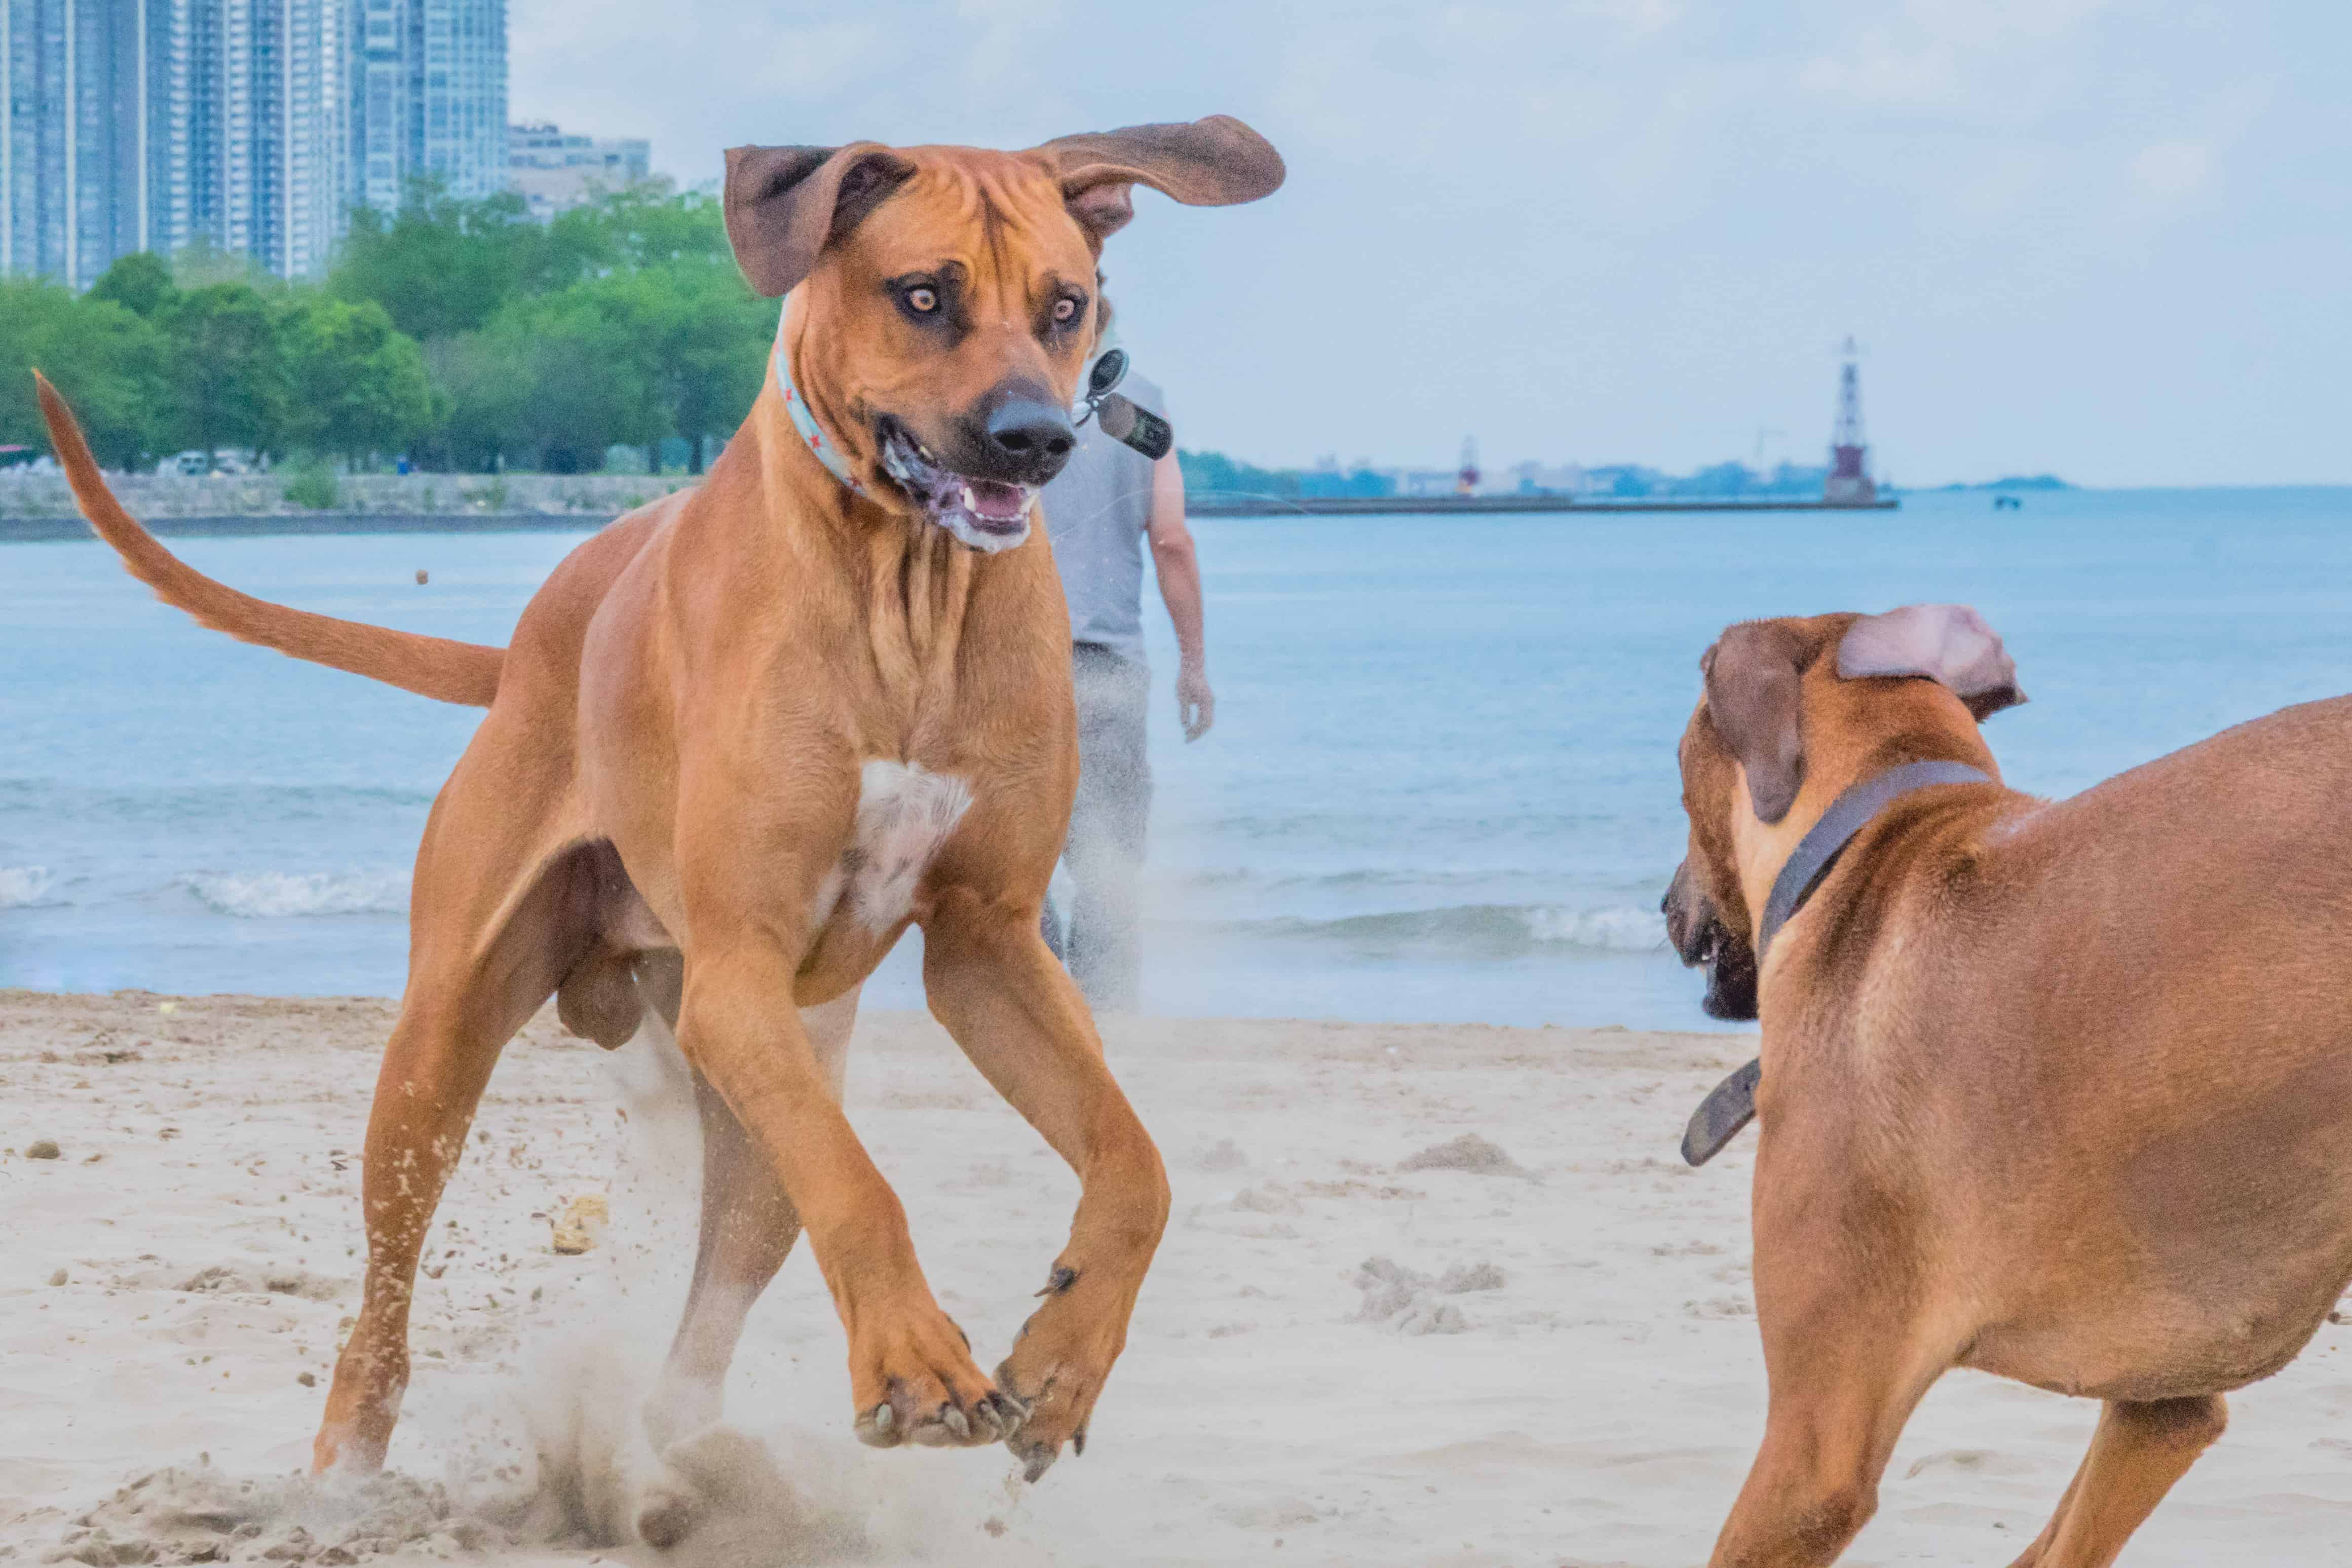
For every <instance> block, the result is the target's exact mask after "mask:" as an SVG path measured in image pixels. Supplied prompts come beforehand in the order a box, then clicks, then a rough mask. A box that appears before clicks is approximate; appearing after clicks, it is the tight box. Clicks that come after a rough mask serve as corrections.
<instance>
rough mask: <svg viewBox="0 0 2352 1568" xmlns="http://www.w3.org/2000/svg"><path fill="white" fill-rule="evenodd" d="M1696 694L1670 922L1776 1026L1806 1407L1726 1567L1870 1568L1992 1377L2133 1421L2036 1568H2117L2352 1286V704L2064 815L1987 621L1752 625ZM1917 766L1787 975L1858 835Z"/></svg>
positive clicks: (1772, 1451)
mask: <svg viewBox="0 0 2352 1568" xmlns="http://www.w3.org/2000/svg"><path fill="white" fill-rule="evenodd" d="M1701 667H1702V669H1704V671H1705V672H1706V691H1705V695H1704V696H1703V697H1702V699H1701V700H1700V702H1699V705H1698V709H1697V711H1696V714H1694V715H1693V716H1692V718H1691V721H1690V725H1689V727H1688V729H1687V730H1686V731H1685V734H1684V737H1683V740H1682V749H1681V763H1682V776H1683V803H1684V807H1685V810H1687V811H1688V813H1689V816H1690V849H1689V857H1688V859H1687V860H1686V861H1685V862H1684V864H1683V867H1682V868H1681V870H1680V871H1679V872H1678V873H1676V875H1675V885H1674V890H1673V891H1672V892H1671V893H1670V894H1669V895H1668V900H1667V904H1668V908H1667V914H1668V925H1669V929H1670V932H1671V934H1672V936H1673V938H1674V941H1675V946H1676V947H1677V948H1678V949H1679V950H1680V952H1681V953H1682V955H1683V956H1684V957H1685V960H1686V961H1688V962H1691V963H1694V964H1696V963H1706V964H1707V965H1708V966H1709V967H1710V969H1711V971H1712V972H1713V977H1714V980H1715V982H1716V983H1715V984H1713V985H1711V988H1710V997H1711V1001H1712V1002H1713V1004H1714V1009H1715V1010H1717V1011H1719V1012H1721V1013H1724V1014H1728V1015H1732V1016H1746V1017H1749V1018H1754V1017H1758V1016H1759V1012H1760V1016H1761V1019H1762V1024H1763V1077H1762V1082H1761V1085H1760V1089H1759V1098H1758V1104H1757V1111H1758V1121H1759V1127H1760V1131H1761V1137H1760V1141H1759V1145H1758V1148H1757V1159H1756V1176H1755V1197H1754V1227H1755V1244H1756V1254H1755V1277H1756V1310H1757V1318H1758V1322H1759V1328H1760V1329H1761V1331H1762V1334H1763V1341H1764V1360H1765V1366H1766V1370H1767V1372H1768V1374H1769V1379H1770V1385H1771V1396H1770V1404H1769V1415H1768V1417H1767V1419H1766V1423H1765V1431H1764V1439H1763V1445H1762V1448H1761V1449H1760V1451H1759V1453H1758V1455H1757V1458H1756V1462H1755V1466H1754V1468H1753V1469H1751V1470H1750V1471H1749V1473H1748V1480H1747V1484H1746V1486H1745V1487H1744V1488H1743V1489H1742V1490H1741V1491H1740V1494H1739V1498H1738V1502H1737V1503H1736V1504H1735V1506H1734V1507H1733V1510H1732V1512H1731V1515H1730V1518H1729V1521H1727V1523H1726V1524H1725V1526H1724V1529H1723V1533H1722V1536H1721V1538H1720V1540H1719V1541H1718V1542H1717V1546H1716V1549H1715V1557H1714V1562H1715V1563H1717V1564H1718V1565H1720V1568H1731V1565H1734V1564H1737V1565H1740V1568H1755V1565H1762V1564H1775V1565H1790V1568H1794V1565H1798V1564H1815V1563H1828V1562H1830V1561H1832V1559H1834V1558H1835V1557H1836V1556H1837V1555H1838V1554H1839V1552H1842V1551H1843V1549H1844V1547H1845V1546H1846V1544H1847V1542H1849V1541H1851V1540H1852V1539H1853V1535H1854V1533H1855V1531H1858V1530H1860V1529H1861V1528H1862V1526H1863V1524H1864V1521H1867V1520H1868V1519H1869V1517H1870V1516H1871V1513H1872V1511H1873V1510H1874V1506H1875V1501H1876V1496H1877V1490H1878V1479H1879V1474H1880V1471H1881V1470H1882V1469H1884V1467H1885V1464H1886V1460H1887V1456H1888V1454H1889V1452H1890V1451H1891V1450H1892V1449H1893V1448H1894V1446H1895V1438H1896V1437H1897V1435H1898V1434H1900V1432H1901V1431H1902V1429H1903V1426H1904V1423H1905V1422H1906V1420H1907V1419H1908V1418H1909V1416H1910V1414H1911V1411H1912V1409H1913V1407H1914V1406H1916V1404H1917V1403H1918V1401H1919V1399H1920V1398H1921V1396H1924V1395H1925V1394H1926V1393H1927V1388H1928V1386H1929V1385H1931V1384H1933V1383H1934V1382H1935V1381H1936V1379H1937V1377H1939V1376H1941V1375H1943V1373H1944V1372H1945V1370H1946V1369H1947V1368H1948V1367H1953V1366H1968V1367H1974V1368H1978V1369H1979V1370H1981V1371H1985V1372H1990V1373H1996V1374H1999V1375H2002V1376H2005V1377H2011V1378H2015V1379H2018V1380H2019V1381H2021V1382H2024V1383H2030V1384H2032V1385H2035V1386H2037V1387H2042V1388H2048V1389H2053V1390H2055V1391H2057V1392H2060V1393H2064V1394H2072V1395H2080V1396H2086V1397H2090V1398H2095V1399H2100V1400H2104V1401H2105V1411H2104V1412H2103V1413H2102V1415H2101V1416H2100V1420H2099V1424H2098V1429H2097V1433H2096V1435H2095V1437H2094V1438H2093V1439H2092V1442H2091V1448H2090V1451H2089V1453H2088V1455H2087V1456H2086V1457H2085V1458H2084V1460H2083V1464H2082V1468H2081V1469H2080V1470H2079V1471H2078V1472H2077V1473H2076V1475H2075V1477H2074V1484H2073V1485H2072V1486H2071V1487H2069V1488H2068V1490H2067V1491H2066V1493H2065V1495H2064V1497H2063V1500H2061V1501H2060V1503H2059V1505H2058V1510H2057V1513H2056V1516H2055V1517H2054V1518H2053V1519H2052V1521H2050V1525H2049V1528H2048V1529H2046V1530H2044V1531H2042V1535H2041V1538H2040V1539H2039V1540H2037V1541H2036V1542H2034V1543H2033V1544H2032V1546H2030V1547H2028V1548H2027V1549H2026V1552H2025V1553H2024V1555H2023V1556H2021V1557H2020V1558H2019V1559H2018V1560H2017V1562H2018V1563H2019V1564H2020V1565H2021V1568H2024V1565H2032V1568H2094V1565H2104V1564H2105V1563H2111V1562H2113V1561H2114V1560H2115V1557H2116V1553H2117V1552H2120V1551H2121V1550H2122V1549H2123V1545H2124V1542H2125V1541H2126V1539H2127V1538H2128V1537H2129V1536H2130V1535H2131V1533H2132V1531H2134V1530H2135V1529H2136V1528H2137V1526H2138V1525H2139V1523H2140V1522H2141V1521H2143V1520H2144V1519H2146V1518H2147V1515H2148V1513H2149V1512H2150V1511H2152V1510H2153V1509H2154V1508H2155V1507H2156V1505H2157V1503H2158V1501H2159V1500H2161V1499H2162V1498H2163V1496H2164V1494H2165V1492H2166V1491H2167V1490H2169V1489H2170V1487H2171V1486H2172V1484H2173V1482H2174V1481H2176V1480H2177V1479H2179V1477H2180V1476H2181V1475H2182V1474H2183V1473H2184V1472H2186V1471H2187V1469H2189V1465H2190V1464H2191V1463H2192V1462H2193V1461H2194V1460H2195V1459H2196V1458H2197V1456H2198V1455H2199V1454H2200V1452H2202V1451H2203V1449H2204V1448H2206V1446H2207V1445H2209V1444H2210V1443H2211V1442H2212V1441H2213V1440H2214V1439H2215V1438H2216V1437H2219V1436H2220V1435H2221V1429H2222V1426H2223V1421H2224V1406H2223V1403H2222V1395H2223V1394H2224V1393H2225V1392H2226V1391H2228V1390H2230V1389H2232V1388H2236V1387H2239V1386H2241V1385H2244V1384H2247V1383H2250V1382H2252V1381H2254V1380H2255V1379H2258V1378H2262V1377H2266V1376H2268V1375H2270V1374H2272V1373H2274V1372H2276V1371H2278V1370H2279V1369H2280V1368H2281V1367H2283V1366H2284V1365H2285V1364H2287V1363H2288V1362H2289V1361H2291V1360H2293V1359H2294V1356H2295V1354H2297V1353H2298V1352H2299V1351H2300V1350H2301V1349H2302V1348H2303V1345H2304V1343H2305V1342H2306V1341H2307V1340H2308V1339H2309V1338H2310V1337H2311V1335H2312V1333H2313V1332H2314V1330H2315V1329H2316V1328H2317V1327H2318V1325H2319V1323H2320V1322H2321V1321H2322V1320H2323V1319H2324V1318H2325V1317H2326V1315H2327V1312H2328V1310H2329V1308H2330V1307H2332V1306H2333V1305H2334V1304H2335V1302H2336V1298H2337V1296H2338V1295H2339V1294H2340V1293H2341V1291H2343V1289H2344V1287H2345V1285H2346V1282H2347V1279H2352V1158H2347V1157H2346V1154H2345V1150H2346V1148H2347V1143H2352V992H2347V988H2346V987H2345V985H2344V982H2343V966H2344V954H2345V952H2346V951H2347V947H2352V834H2347V829H2346V827H2345V821H2344V810H2345V801H2346V800H2347V799H2352V698H2337V699H2336V700H2333V701H2328V702H2319V703H2312V704H2309V705H2306V706H2300V707H2293V708H2288V709H2285V710H2284V711H2282V712H2280V713H2276V714H2273V715H2271V716H2269V717H2267V718H2263V719H2258V720H2256V721H2255V722H2253V723H2252V724H2248V725H2243V726H2241V727H2238V728H2236V729H2232V730H2229V731H2227V732H2225V733H2224V734H2221V735H2219V736H2216V737H2213V738H2211V739H2210V740H2206V741H2203V742H2201V743H2200V744H2198V745H2196V746H2192V747H2189V748H2188V749H2186V750H2183V751H2179V752H2177V753H2175V754H2173V755H2172V756H2169V757H2167V758H2162V759H2160V760H2158V761H2156V762H2152V763H2149V764H2148V765H2147V766H2146V767H2143V768H2135V769H2133V770H2132V771H2130V772H2128V773H2125V774H2122V775H2120V776H2118V777H2117V778H2115V779H2109V780H2108V781H2106V782H2105V783H2103V784H2101V785H2098V786H2097V787H2096V788H2095V789H2088V790H2085V791H2084V793H2082V794H2080V795H2078V796H2075V797H2074V798H2073V799H2071V800H2062V801H2057V802H2054V803H2052V802H2045V801H2042V800H2035V799H2033V798H2032V797H2029V796H2025V795H2021V794H2019V793H2016V792H2014V791H2012V790H2010V789H2006V788H2005V787H2003V786H2002V785H2001V784H2000V781H1999V771H1998V769H1997V768H1996V767H1995V765H1994V762H1993V759H1992V757H1991V755H1990V752H1988V750H1987V749H1986V747H1985V745H1984V742H1983V740H1982V739H1981V738H1980V737H1979V734H1978V730H1977V725H1978V722H1979V720H1980V719H1982V718H1983V717H1985V716H1988V715H1990V714H1991V713H1993V712H1996V711H1998V710H1999V709H2000V708H2001V707H2004V706H2009V705H2010V704H2011V703H2013V702H2016V701H2020V700H2022V699H2021V697H2020V695H2019V694H2018V691H2017V686H2016V680H2015V676H2014V673H2013V669H2012V666H2011V662H2010V659H2009V656H2008V655H2007V653H2004V652H2003V651H2002V648H2001V644H2000V639H1999V638H1998V637H1996V636H1994V635H1993V634H1992V632H1990V629H1989V628H1987V627H1986V626H1985V625H1984V623H1983V622H1982V621H1980V620H1979V619H1978V617H1977V616H1976V615H1975V613H1974V612H1971V611H1968V610H1965V609H1963V608H1960V607H1958V606H1950V605H1925V606H1913V607H1911V608H1909V609H1907V610H1901V611H1896V612H1892V613H1889V614H1886V615H1878V616H1855V615H1823V616H1818V617H1814V618H1812V619H1811V620H1787V621H1762V622H1748V623H1745V624H1742V625H1738V626H1734V627H1732V628H1731V629H1730V630H1728V631H1727V632H1724V634H1723V636H1722V639H1721V640H1720V641H1719V642H1717V643H1716V644H1715V645H1714V646H1713V647H1712V648H1710V649H1709V650H1708V651H1707V654H1706V659H1705V661H1704V662H1703V663H1702V665H1701ZM1921 763H1940V764H1943V765H1945V766H1944V767H1942V768H1924V769H1919V770H1916V771H1914V772H1912V773H1911V774H1909V775H1908V777H1909V778H1910V779H1919V778H1921V777H1922V775H1923V774H1924V775H1925V776H1926V777H1927V779H1928V780H1929V781H1927V782H1926V783H1925V784H1923V785H1916V786H1915V787H1913V788H1910V789H1906V790H1905V791H1904V792H1902V793H1900V794H1899V795H1895V797H1894V798H1893V799H1891V800H1882V801H1881V802H1879V807H1880V809H1878V810H1876V811H1875V813H1874V814H1868V815H1867V817H1866V821H1864V825H1862V826H1861V827H1860V830H1859V831H1855V832H1853V834H1852V836H1851V838H1850V839H1848V840H1847V841H1845V847H1844V849H1843V854H1839V855H1835V857H1834V858H1833V859H1832V861H1830V862H1828V870H1827V872H1826V874H1825V875H1823V876H1822V878H1821V880H1819V882H1818V884H1817V886H1816V888H1815V890H1814V891H1813V893H1812V894H1811V898H1810V900H1807V901H1801V902H1800V903H1799V906H1798V912H1797V913H1796V914H1794V915H1791V916H1790V917H1789V918H1788V919H1787V922H1786V924H1785V925H1781V926H1780V928H1779V930H1778V933H1777V935H1775V934H1774V932H1773V931H1772V929H1771V928H1770V927H1771V922H1770V921H1769V920H1766V921H1764V922H1763V923H1762V924H1763V925H1764V929H1763V931H1762V933H1761V944H1762V946H1763V952H1762V954H1761V958H1762V962H1761V963H1760V964H1759V963H1757V962H1756V960H1757V957H1758V951H1757V949H1758V946H1759V915H1763V914H1764V913H1765V912H1766V911H1767V910H1768V908H1770V909H1771V910H1772V912H1773V913H1775V914H1777V913H1779V912H1780V910H1783V909H1785V908H1786V907H1787V906H1788V904H1789V902H1790V898H1789V894H1790V891H1791V888H1790V879H1784V876H1783V872H1784V868H1785V867H1789V866H1790V865H1791V864H1794V865H1795V866H1796V867H1797V872H1798V875H1797V877H1796V878H1795V879H1794V880H1803V877H1804V874H1805V873H1807V870H1808V867H1809V866H1810V865H1813V864H1818V863H1820V862H1821V856H1822V852H1824V851H1825V850H1832V851H1833V848H1834V846H1832V845H1830V844H1829V843H1828V842H1827V839H1828V838H1834V837H1836V836H1837V832H1838V831H1841V829H1840V819H1841V818H1842V819H1843V825H1844V826H1849V827H1850V826H1851V825H1852V823H1853V821H1855V820H1856V818H1857V816H1858V815H1861V813H1856V812H1854V811H1853V810H1845V811H1843V812H1841V811H1840V810H1837V809H1836V808H1835V803H1836V802H1839V801H1841V800H1857V799H1858V800H1864V804H1865V809H1866V807H1867V805H1868V804H1869V803H1870V797H1867V796H1859V797H1858V796H1855V795H1853V791H1854V790H1855V789H1857V787H1863V786H1868V785H1870V784H1871V783H1872V781H1874V780H1880V779H1887V778H1888V777H1889V776H1890V775H1891V774H1893V772H1894V770H1895V769H1897V768H1906V767H1908V766H1911V765H1916V764H1921ZM1953 764H1959V765H1964V766H1963V767H1962V768H1952V767H1951V766H1950V765H1953ZM1966 769H1975V770H1977V771H1978V772H1979V773H1980V774H1981V775H1983V777H1982V778H1980V779H1975V780H1973V781H1966V780H1964V781H1959V782H1938V781H1936V780H1937V779H1939V778H1943V779H1949V778H1953V777H1956V776H1958V775H1960V774H1963V773H1964V772H1965V770H1966ZM1896 782H1897V783H1898V784H1899V783H1900V782H1902V780H1901V779H1897V780H1896ZM1879 792H1880V793H1882V794H1883V792H1884V787H1883V786H1882V787H1881V789H1880V791H1879ZM1825 818H1828V819H1830V820H1831V821H1832V827H1831V829H1830V830H1829V831H1828V832H1827V834H1826V836H1824V835H1823V834H1822V833H1819V832H1816V831H1815V830H1816V827H1817V824H1820V823H1822V822H1823V821H1824V819H1825ZM1809 835H1810V836H1811V842H1810V843H1808V842H1807V840H1808V838H1809ZM1776 887H1778V888H1779V889H1780V892H1781V894H1782V895H1783V896H1782V898H1781V900H1780V903H1779V904H1777V905H1774V904H1772V903H1771V900H1772V895H1773V893H1774V890H1775V889H1776ZM1759 1003H1760V1007H1759Z"/></svg>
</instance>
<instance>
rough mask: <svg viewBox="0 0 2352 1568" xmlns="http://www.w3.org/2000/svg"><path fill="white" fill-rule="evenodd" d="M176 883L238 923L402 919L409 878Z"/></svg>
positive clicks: (279, 876)
mask: <svg viewBox="0 0 2352 1568" xmlns="http://www.w3.org/2000/svg"><path fill="white" fill-rule="evenodd" d="M175 882H176V884H177V885H178V886H181V887H184V888H186V889H187V890H188V891H189V892H190V893H193V894H195V895H196V898H197V900H198V901H199V902H200V903H202V904H204V906H205V908H207V909H210V910H212V911H214V912H215V913H216V914H220V915H235V916H236V917H237V918H238V919H240V920H278V919H285V918H288V917H291V916H301V915H398V914H401V913H402V912H404V910H406V909H407V907H408V876H407V873H404V872H397V871H363V872H310V873H296V872H282V871H258V872H242V873H210V872H191V873H188V874H187V875H185V876H182V877H179V878H176V879H175Z"/></svg>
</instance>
